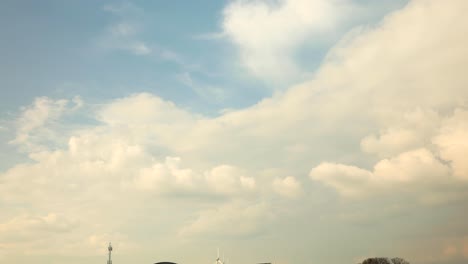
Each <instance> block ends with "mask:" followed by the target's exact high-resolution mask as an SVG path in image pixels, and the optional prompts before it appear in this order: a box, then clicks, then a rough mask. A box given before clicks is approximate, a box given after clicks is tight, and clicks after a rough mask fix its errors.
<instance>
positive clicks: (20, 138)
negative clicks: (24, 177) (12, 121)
mask: <svg viewBox="0 0 468 264" xmlns="http://www.w3.org/2000/svg"><path fill="white" fill-rule="evenodd" d="M82 105H83V102H82V100H81V99H80V98H79V97H75V98H73V100H71V102H70V100H65V99H59V100H53V99H50V98H47V97H38V98H36V99H35V100H34V103H33V104H32V105H31V106H29V107H25V108H23V109H22V111H21V114H20V116H19V117H18V118H17V120H16V138H15V139H14V140H13V141H11V143H13V144H16V145H20V146H23V147H24V148H26V149H27V151H31V150H32V149H34V150H38V149H40V148H41V147H42V146H41V145H42V144H43V143H44V141H47V140H50V139H52V138H53V137H55V136H56V135H55V134H54V133H53V130H52V129H51V128H50V126H53V125H54V124H55V123H56V122H57V121H58V120H59V119H60V118H61V117H62V115H64V114H66V113H69V112H71V111H74V110H77V109H79V108H80V107H81V106H82Z"/></svg>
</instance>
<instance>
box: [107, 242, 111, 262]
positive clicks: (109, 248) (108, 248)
mask: <svg viewBox="0 0 468 264" xmlns="http://www.w3.org/2000/svg"><path fill="white" fill-rule="evenodd" d="M107 250H109V260H108V261H107V264H112V258H111V257H112V245H111V243H110V242H109V247H107Z"/></svg>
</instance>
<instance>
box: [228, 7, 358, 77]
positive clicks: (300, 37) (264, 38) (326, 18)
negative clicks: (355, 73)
mask: <svg viewBox="0 0 468 264" xmlns="http://www.w3.org/2000/svg"><path fill="white" fill-rule="evenodd" d="M347 4H349V2H348V1H341V2H339V1H323V0H312V1H311V0H284V1H233V2H232V3H230V4H229V5H228V6H227V7H226V8H225V9H224V12H223V15H224V21H223V30H224V35H225V36H227V37H228V38H229V39H231V40H232V41H233V42H234V43H235V44H236V45H237V46H238V47H239V49H240V51H239V52H240V58H241V61H242V63H243V64H244V65H245V67H246V68H247V69H248V70H249V71H250V72H251V73H252V74H253V75H254V76H256V77H260V78H261V79H264V80H268V81H272V79H273V80H275V81H281V80H282V79H283V81H284V79H286V78H288V77H289V78H290V77H291V76H294V77H297V75H300V74H302V73H301V70H300V69H299V68H298V66H297V65H295V62H294V60H293V58H292V57H293V52H294V51H295V49H296V48H298V46H300V45H301V44H303V42H304V41H305V39H306V38H308V37H309V38H310V37H313V36H314V34H315V35H318V34H319V33H322V32H324V31H327V30H331V29H333V28H334V27H335V25H336V23H337V20H339V19H340V16H342V13H343V12H344V11H343V9H344V8H343V7H344V6H346V5H347Z"/></svg>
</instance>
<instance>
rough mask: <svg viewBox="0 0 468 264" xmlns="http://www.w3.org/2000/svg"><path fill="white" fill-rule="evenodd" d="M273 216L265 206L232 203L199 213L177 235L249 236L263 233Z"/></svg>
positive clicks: (188, 236)
mask: <svg viewBox="0 0 468 264" xmlns="http://www.w3.org/2000/svg"><path fill="white" fill-rule="evenodd" d="M272 217H273V215H272V214H271V212H270V210H269V209H268V207H267V205H266V204H263V203H261V204H248V203H247V204H246V203H244V202H239V201H234V202H233V203H229V204H225V205H222V206H221V207H219V208H215V209H208V210H204V211H201V212H200V214H199V216H198V218H197V219H196V220H195V221H194V222H193V223H190V224H188V225H186V226H184V227H182V228H181V229H180V232H179V235H180V236H182V237H185V238H190V237H193V236H197V235H204V236H212V235H219V234H222V235H223V236H234V237H239V236H241V237H242V236H249V235H252V234H257V233H258V232H260V231H263V229H265V228H266V227H267V226H266V224H267V223H268V222H269V221H271V219H272Z"/></svg>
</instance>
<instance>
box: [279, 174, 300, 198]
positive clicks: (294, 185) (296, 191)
mask: <svg viewBox="0 0 468 264" xmlns="http://www.w3.org/2000/svg"><path fill="white" fill-rule="evenodd" d="M273 189H274V190H275V192H277V193H278V194H280V195H282V196H285V197H287V198H297V197H298V196H300V195H301V194H302V187H301V184H300V183H299V182H298V181H297V180H296V178H294V177H292V176H288V177H285V178H283V179H279V178H277V179H275V180H274V181H273Z"/></svg>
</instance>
